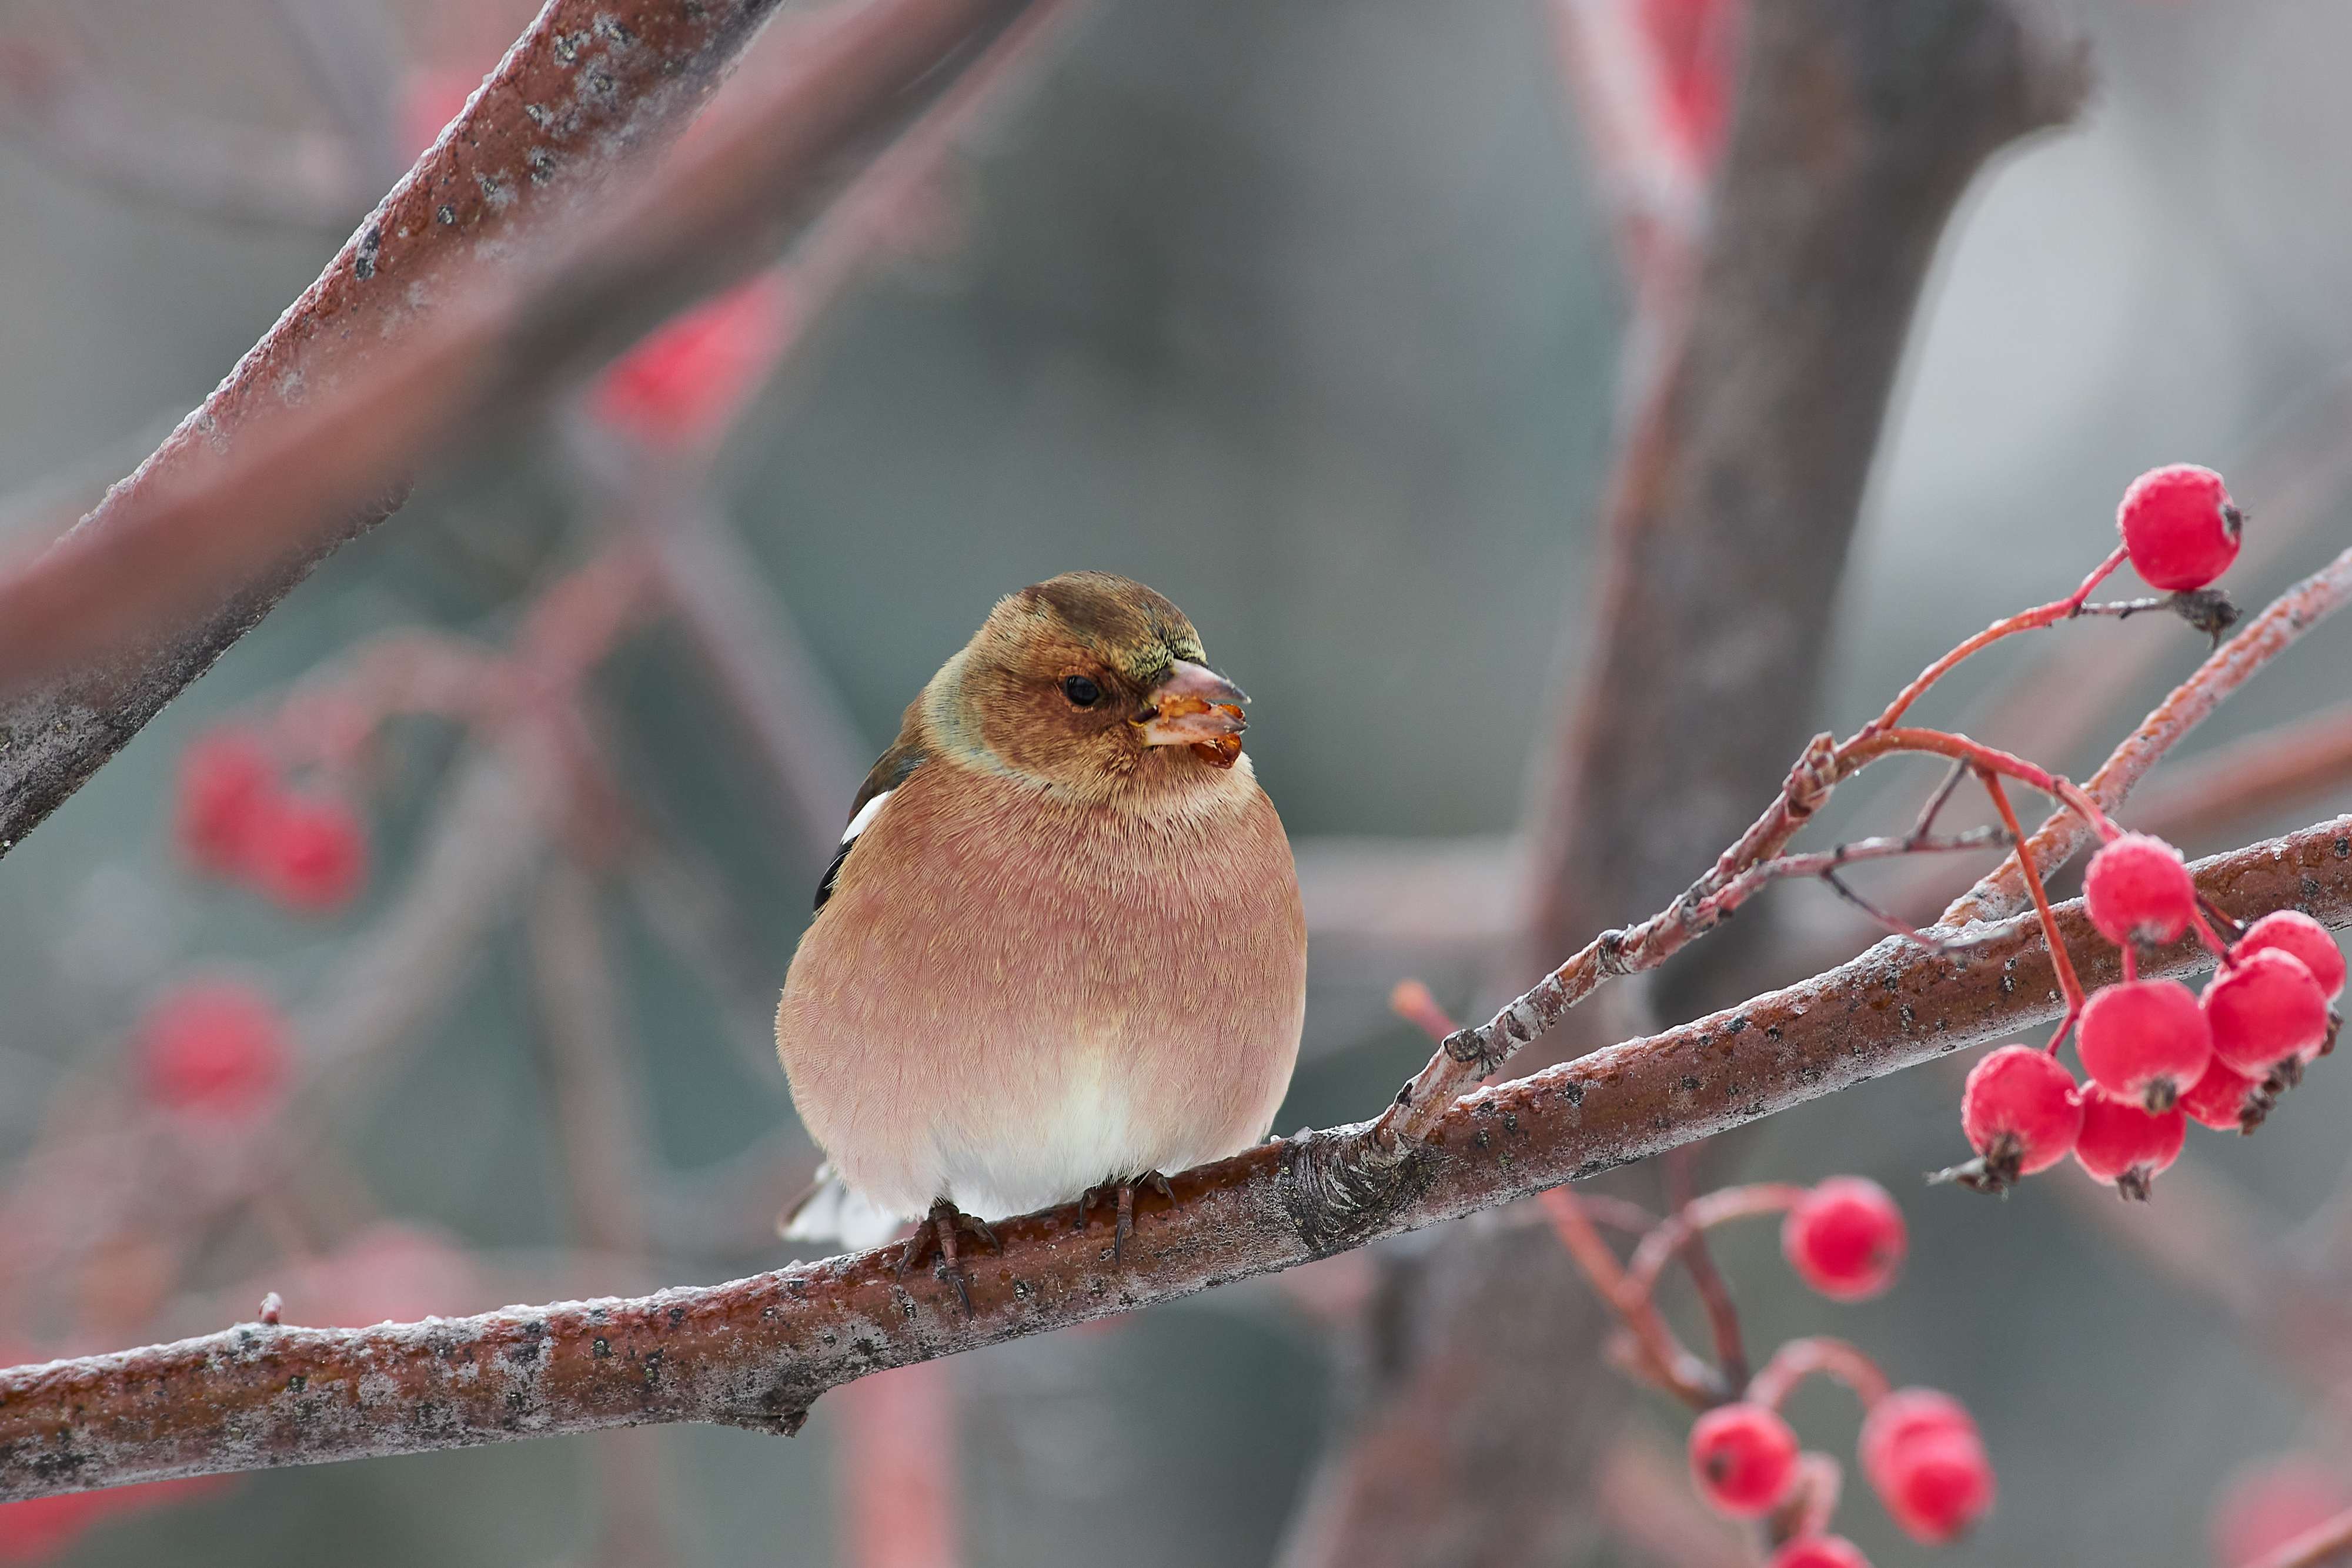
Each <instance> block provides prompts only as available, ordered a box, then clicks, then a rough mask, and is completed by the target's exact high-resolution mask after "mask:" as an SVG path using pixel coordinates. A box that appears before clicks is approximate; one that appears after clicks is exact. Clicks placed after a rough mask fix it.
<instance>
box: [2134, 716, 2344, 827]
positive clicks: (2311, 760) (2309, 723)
mask: <svg viewBox="0 0 2352 1568" xmlns="http://www.w3.org/2000/svg"><path fill="white" fill-rule="evenodd" d="M2348 784H2352V703H2338V704H2337V705H2336V706H2334V707H2330V708H2323V709H2321V710H2320V711H2319V712H2317V713H2314V714H2305V715H2304V716H2301V717H2299V718H2296V719H2294V720H2291V721H2290V722H2288V723H2285V724H2283V725H2280V726H2278V727H2275V728H2273V729H2266V730H2263V731H2260V732H2259V733H2257V734H2253V735H2249V736H2243V737H2240V738H2238V739H2236V740H2231V741H2227V742H2224V743H2223V744H2221V745H2220V746H2216V747H2212V748H2211V749H2210V750H2208V751H2204V752H2200V754H2198V755H2197V756H2195V757H2191V758H2188V759H2187V760H2185V761H2183V762H2181V763H2180V764H2179V765H2178V766H2176V767H2173V768H2167V769H2166V770H2164V771H2163V772H2161V773H2158V775H2157V776H2156V777H2155V778H2154V779H2151V780H2149V782H2148V785H2147V788H2146V789H2142V790H2141V791H2140V792H2139V796H2138V798H2137V800H2136V802H2135V803H2134V805H2133V808H2132V822H2133V825H2134V826H2135V827H2137V828H2138V829H2139V831H2142V832H2146V833H2155V834H2157V835H2158V837H2161V838H2167V839H2173V840H2183V839H2189V838H2193V837H2195V836H2197V835H2198V834H2200V833H2211V832H2214V831H2219V830H2221V829H2224V828H2227V827H2229V826H2230V825H2231V823H2233V822H2242V821H2248V820H2249V819H2252V818H2254V817H2259V816H2262V815H2263V814H2264V813H2266V812H2271V811H2276V810H2284V809H2286V808H2289V807H2293V806H2298V805H2301V804H2303V803H2304V802H2305V801H2308V800H2314V799H2315V798H2317V797H2318V796H2320V795H2323V794H2325V793H2326V792H2327V791H2329V790H2331V789H2342V788H2344V787H2345V786H2347V785H2348Z"/></svg>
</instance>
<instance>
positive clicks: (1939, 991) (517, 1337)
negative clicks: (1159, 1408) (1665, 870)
mask: <svg viewBox="0 0 2352 1568" xmlns="http://www.w3.org/2000/svg"><path fill="white" fill-rule="evenodd" d="M2196 870H2197V875H2198V882H2199V885H2200V889H2201V890H2202V891H2203V892H2204V893H2205V894H2207V895H2208V896H2209V897H2210V899H2212V900H2213V902H2214V903H2215V904H2217V905H2219V906H2220V907H2221V909H2223V910H2224V911H2226V912H2228V913H2229V914H2231V915H2233V916H2237V917H2241V918H2250V917H2252V916H2254V915H2260V914H2262V913H2263V912H2265V911H2268V910H2271V909H2275V908H2283V907H2286V906H2288V905H2294V906H2296V907H2300V908H2303V909H2305V910H2307V911H2309V912H2310V913H2312V914H2313V915H2316V916H2317V917H2318V918H2320V919H2322V920H2324V921H2326V922H2327V923H2328V924H2330V925H2339V926H2340V925H2347V924H2352V817H2345V818H2337V819H2336V820H2333V821H2327V822H2323V823H2319V824H2317V825H2316V826H2314V827H2311V828H2307V829H2305V830H2304V831H2301V832H2297V833H2293V834H2289V835H2287V836H2286V837H2284V838H2281V839H2277V840H2273V841H2268V842H2264V843H2259V844H2255V845H2252V846H2251V847H2249V848H2246V849H2243V850H2241V851H2238V852H2235V853H2232V854H2228V855H2221V856H2217V857H2215V858H2214V859H2211V860H2209V861H2204V862H2200V863H2199V864H2198V866H2197V868H2196ZM2058 921H2059V925H2060V928H2061V929H2062V931H2063V932H2064V933H2065V936H2066V940H2067V943H2068V946H2070V948H2074V949H2076V961H2077V963H2078V964H2079V965H2080V966H2081V967H2082V969H2083V971H2084V979H2085V981H2086V982H2087V983H2090V984H2094V985H2096V984H2103V983H2105V982H2107V981H2110V980H2113V979H2114V978H2115V977H2116V973H2115V969H2116V961H2115V949H2114V948H2112V947H2111V946H2108V945H2107V944H2105V942H2103V941H2098V940H2096V939H2095V938H2094V937H2093V935H2092V933H2091V930H2090V926H2089V925H2088V922H2087V921H2086V919H2085V918H2084V915H2083V912H2082V909H2081V907H2080V905H2079V904H2067V905H2063V906H2062V907H2061V908H2060V910H2059V914H2058ZM2202 961H2203V959H2202V957H2201V956H2200V952H2199V950H2198V949H2197V948H2196V947H2195V946H2194V945H2193V944H2183V945H2181V946H2176V947H2173V948H2170V949H2167V950H2165V951H2164V952H2163V953H2161V954H2160V955H2158V956H2157V959H2156V961H2155V962H2154V963H2153V964H2151V965H2148V966H2144V972H2154V971H2158V970H2172V971H2180V970H2186V969H2189V968H2192V967H2195V966H2197V965H2198V964H2199V963H2200V962H2202ZM2058 1010H2059V998H2058V993H2057V989H2056V985H2055V981H2054V977H2053V971H2052V967H2051V963H2050V957H2049V954H2048V951H2047V949H2046V948H2045V947H2044V946H2043V944H2042V938H2041V936H2040V934H2039V928H2038V926H2037V925H2036V924H2035V923H2034V922H2033V921H2032V919H2031V918H2019V919H2015V920H2011V921H2010V922H2007V923H2005V924H2003V925H1999V926H1995V927H1990V928H1989V929H1988V930H1987V931H1986V932H1985V933H1984V934H1983V936H1982V939H1981V940H1979V941H1976V942H1973V943H1971V944H1970V945H1969V946H1965V947H1961V948H1956V949H1954V950H1952V951H1949V952H1944V953H1936V952H1930V951H1927V950H1925V949H1922V948H1920V947H1917V946H1914V945H1909V944H1906V943H1905V942H1903V941H1902V940H1901V939H1899V938H1889V939H1888V940H1887V941H1885V942H1883V943H1881V944H1879V945H1878V946H1875V947H1874V948H1872V949H1871V950H1870V951H1868V952H1866V953H1864V954H1863V955H1862V956H1859V957H1857V958H1855V959H1854V960H1853V961H1852V962H1851V963H1847V964H1844V965H1842V966H1840V967H1837V968H1835V969H1832V970H1830V971H1829V972H1827V973H1825V974H1822V975H1821V976H1818V977H1815V978H1813V979H1811V980H1808V981H1806V982H1804V983H1803V984H1801V985H1798V986H1794V987H1790V988H1787V989H1785V990H1781V991H1776V992H1773V993H1771V994H1769V995H1767V996H1762V997H1759V998H1755V999H1753V1000H1752V1001H1749V1002H1748V1003H1746V1004H1743V1005H1742V1006H1740V1007H1738V1008H1735V1009H1730V1010H1727V1011H1725V1012H1720V1013H1717V1014H1714V1015H1712V1016H1710V1017H1708V1018H1705V1019H1699V1020H1698V1021H1696V1022H1695V1023H1691V1024H1687V1025H1685V1026H1683V1027H1682V1028H1679V1029H1675V1030H1668V1031H1666V1032H1664V1033H1663V1034H1659V1035H1655V1036H1653V1037H1651V1038H1648V1039H1644V1040H1632V1041H1628V1042H1626V1043H1624V1044H1622V1045H1617V1046H1613V1047H1611V1048H1609V1049H1607V1050H1605V1051H1599V1052H1596V1053H1594V1054H1592V1055H1591V1056H1587V1057H1583V1058H1580V1059H1579V1060H1577V1061H1570V1062H1566V1063H1563V1064H1561V1065H1559V1066H1556V1067H1552V1068H1548V1069H1546V1070H1545V1071H1541V1072H1538V1073H1536V1074H1534V1075H1532V1076H1530V1077H1528V1078H1524V1079H1520V1080H1517V1081H1515V1082H1510V1083H1506V1084H1502V1085H1498V1086H1496V1087H1495V1088H1492V1089H1488V1090H1486V1091H1483V1092H1479V1093H1477V1094H1475V1095H1473V1096H1471V1097H1470V1098H1468V1099H1466V1100H1465V1101H1463V1102H1462V1103H1460V1104H1458V1105H1456V1106H1455V1107H1454V1109H1453V1110H1452V1111H1450V1112H1449V1113H1447V1114H1446V1115H1445V1117H1444V1119H1443V1120H1442V1121H1441V1122H1440V1123H1439V1124H1437V1125H1436V1127H1435V1128H1434V1129H1433V1132H1432V1134H1431V1135H1430V1136H1429V1137H1428V1138H1427V1139H1426V1140H1425V1141H1424V1142H1423V1143H1420V1144H1418V1145H1414V1146H1412V1148H1411V1149H1410V1150H1409V1151H1407V1152H1406V1154H1405V1155H1404V1157H1402V1159H1399V1158H1395V1157H1393V1156H1392V1155H1390V1154H1389V1153H1388V1152H1387V1151H1383V1150H1381V1149H1379V1148H1378V1147H1377V1146H1376V1145H1374V1143H1373V1142H1372V1138H1371V1129H1370V1124H1358V1125H1355V1126H1349V1127H1339V1128H1333V1129H1329V1130H1325V1131H1318V1132H1310V1133H1304V1134H1299V1135H1298V1136H1297V1137H1294V1138H1289V1139H1284V1140H1280V1141H1277V1142H1276V1143H1273V1144H1269V1145H1265V1146H1263V1147H1260V1148H1257V1149H1253V1150H1251V1151H1249V1152H1248V1153H1246V1154H1244V1155H1236V1156H1235V1157H1234V1158H1232V1159H1229V1160H1224V1161H1221V1162H1219V1163H1218V1164H1215V1165H1212V1166H1202V1167H1200V1168H1199V1169H1197V1170H1193V1171H1189V1172H1186V1173H1184V1174H1183V1175H1181V1176H1178V1177H1177V1178H1176V1181H1175V1190H1176V1196H1177V1200H1178V1201H1177V1204H1176V1206H1175V1207H1172V1208H1171V1207H1170V1206H1169V1205H1168V1204H1167V1203H1166V1202H1165V1201H1164V1200H1163V1199H1161V1198H1160V1197H1157V1196H1156V1195H1146V1196H1145V1197H1143V1198H1142V1199H1141V1200H1140V1201H1139V1204H1138V1210H1137V1216H1136V1218H1137V1228H1136V1231H1135V1234H1134V1236H1133V1237H1132V1238H1131V1239H1129V1242H1128V1244H1127V1247H1126V1249H1125V1252H1124V1261H1122V1262H1118V1263H1114V1262H1113V1261H1112V1260H1111V1259H1110V1256H1109V1250H1110V1249H1109V1244H1108V1239H1106V1237H1105V1235H1104V1233H1103V1232H1102V1230H1101V1228H1099V1227H1097V1228H1095V1229H1093V1230H1088V1231H1085V1232H1080V1231H1077V1230H1075V1229H1074V1228H1072V1226H1071V1215H1072V1210H1071V1209H1069V1208H1067V1207H1064V1208H1061V1209H1055V1210H1048V1211H1046V1212H1045V1213H1042V1214H1038V1215H1033V1216H1029V1217H1027V1218H1019V1219H1014V1220H1010V1221H1007V1222H1005V1223H1004V1224H1002V1225H1000V1226H999V1227H998V1228H997V1231H998V1234H999V1235H1000V1236H1001V1237H1002V1238H1003V1248H1004V1249H1003V1254H1002V1255H1001V1256H991V1255H987V1254H981V1255H978V1256H972V1257H967V1258H966V1260H965V1271H966V1274H967V1276H968V1278H969V1281H970V1287H971V1297H972V1301H973V1306H974V1310H973V1311H972V1312H971V1313H969V1314H967V1313H966V1312H964V1311H963V1309H962V1308H961V1305H960V1304H959V1302H958V1300H957V1292H956V1289H955V1286H954V1285H953V1284H952V1283H950V1282H949V1281H945V1280H941V1279H938V1278H934V1277H932V1276H930V1275H928V1274H917V1275H914V1276H911V1277H909V1278H908V1279H906V1280H901V1279H899V1278H898V1276H897V1275H896V1274H895V1273H894V1272H893V1270H892V1259H893V1255H894V1254H893V1252H891V1251H881V1252H869V1253H865V1254H861V1255H858V1256H856V1257H849V1258H837V1259H828V1260H824V1261H821V1262H814V1263H806V1264H799V1265H795V1266H793V1267H792V1268H789V1269H783V1270H778V1271H776V1272H773V1273H769V1274H761V1275H758V1276H755V1277H753V1278H751V1279H748V1280H741V1281H735V1282H733V1283H730V1284H726V1285H719V1286H712V1287H705V1288H694V1289H685V1290H674V1291H662V1292H660V1293H658V1294H656V1295H652V1296H646V1297H641V1298H637V1299H635V1300H627V1301H589V1302H572V1303H563V1304H559V1305H553V1306H548V1307H537V1308H509V1309H506V1310H504V1311H500V1312H490V1313H485V1314H483V1315H481V1316H478V1317H468V1318H455V1319H447V1320H428V1321H426V1322H422V1323H411V1324H386V1325H383V1326H379V1327H377V1328H373V1329H362V1330H346V1329H309V1328H294V1327H278V1326H266V1325H262V1324H258V1323H253V1324H247V1325H244V1326H241V1327H237V1328H234V1329H230V1330H227V1331H226V1332H224V1333H216V1334H212V1335H209V1336H207V1337H205V1338H202V1339H194V1340H185V1341H182V1342H180V1343H177V1344H171V1345H160V1346H155V1347H152V1348H149V1349H144V1350H136V1351H127V1352H123V1353H121V1354H114V1355H102V1356H93V1357H89V1358H85V1359H82V1360H77V1361H64V1362H54V1363H51V1364H47V1365H45V1366H37V1367H18V1368H15V1369H12V1370H9V1371H6V1372H0V1498H20V1497H33V1496H39V1495H43V1494H45V1493H49V1492H57V1491H68V1490H79V1489H85V1488H90V1487H100V1486H112V1485H118V1484H121V1483H124V1482H129V1481H135V1480H144V1479H156V1478H161V1477H167V1476H181V1475H200V1474H209V1473H216V1472H220V1471H226V1470H238V1469H258V1468H263V1467H268V1466H276V1465H289V1464H306V1463H315V1462H320V1461H325V1460H331V1459H344V1458H362V1457H364V1456H368V1455H378V1454H393V1453H411V1452H418V1451H422V1450H425V1449H434V1448H460V1447H466V1446H469V1445H473V1444H478V1443H487V1442H495V1441H499V1440H502V1439H507V1438H515V1437H541V1436H551V1435H554V1434H557V1433H562V1432H574V1431H585V1430H591V1429H595V1428H600V1427H615V1426H629V1425H637V1424H643V1423H646V1422H656V1421H714V1422H722V1423H726V1424H729V1425H734V1426H741V1427H754V1428H758V1429H761V1430H765V1431H774V1432H790V1431H793V1430H795V1429H796V1428H797V1427H799V1425H800V1423H801V1421H802V1420H803V1417H804V1416H806V1415H807V1412H808V1409H809V1407H810V1406H811V1405H812V1404H813V1403H814V1401H815V1399H816V1398H817V1396H819V1395H821V1394H823V1393H824V1391H825V1390H826V1389H828V1388H833V1387H836V1386H838V1385H842V1384H844V1383H847V1382H850V1381H852V1380H854V1379H856V1378H857V1377H861V1376H863V1375H866V1374H867V1373H871V1372H877V1371H881V1370H883V1369H885V1368H887V1367H892V1366H900V1365H905V1364H909V1363H912V1362H918V1361H925V1360H929V1359H931V1358H934V1357H937V1356H941V1355H947V1354H954V1353H955V1352H958V1351H963V1350H971V1349H974V1348H977V1347H979V1346H981V1345H983V1344H991V1343H999V1342H1002V1341H1004V1340H1008V1339H1014V1338H1018V1337H1020V1336H1022V1335H1024V1334H1029V1333H1039V1332H1042V1331H1045V1330H1048V1329H1055V1328H1060V1327H1064V1326H1066V1325H1068V1324H1071V1323H1076V1322H1086V1321H1088V1320H1091V1319H1095V1318H1100V1317H1106V1316H1108V1315H1110V1314H1112V1313H1114V1312H1123V1311H1125V1310H1127V1309H1129V1308H1131V1307H1139V1306H1143V1305H1147V1304H1149V1303H1150V1302H1153V1301H1166V1300H1169V1299H1171V1298H1174V1297H1179V1296H1184V1295H1189V1294H1192V1292H1194V1291H1202V1290H1205V1289H1208V1288H1210V1287H1212V1286H1214V1285H1220V1284H1224V1283H1227V1282H1230V1281H1234V1280H1240V1279H1245V1278H1248V1277H1251V1276H1253V1275H1257V1274H1265V1273H1272V1272H1275V1271H1276V1270H1284V1269H1288V1268H1293V1267H1296V1266H1297V1265H1298V1264H1300V1263H1304V1262H1307V1261H1308V1260H1312V1259H1316V1258H1320V1257H1324V1256H1327V1255H1328V1254H1331V1253H1334V1252H1339V1251H1345V1250H1347V1249H1351V1248H1356V1247H1360V1246H1362V1245H1364V1244H1365V1243H1366V1242H1369V1241H1371V1240H1373V1239H1377V1238H1380V1237H1383V1236H1389V1235H1394V1234H1396V1233H1398V1232H1400V1231H1405V1230H1412V1229H1415V1228H1420V1227H1423V1226H1427V1225H1433V1224H1437V1223H1440V1222H1442V1221H1444V1220H1448V1219H1454V1218H1459V1217H1461V1216H1463V1215H1465V1214H1468V1213H1471V1212H1474V1211H1475V1210H1477V1209H1481V1208H1487V1207H1494V1206H1496V1205H1498V1204H1503V1203H1507V1202H1509V1201H1511V1200H1513V1199H1515V1198H1518V1197H1526V1196H1528V1195H1529V1194H1531V1193H1534V1192H1538V1191H1541V1190H1543V1189H1545V1188H1548V1187H1550V1186H1557V1185H1559V1183H1561V1182H1564V1181H1569V1180H1573V1179H1576V1178H1578V1177H1581V1176H1592V1175H1595V1174H1597V1173H1599V1172H1601V1171H1603V1170H1607V1169H1610V1168H1612V1167H1613V1166H1620V1165H1622V1164H1625V1163H1626V1162H1628V1161H1631V1160H1635V1159H1640V1158H1642V1157H1643V1156H1645V1155H1652V1154H1656V1153H1659V1152H1660V1151H1662V1150H1664V1149H1669V1148H1674V1147H1676V1146H1678V1145H1683V1144H1686V1143H1689V1142H1692V1141H1694V1140H1696V1139H1698V1138H1703V1137H1706V1136H1708V1135H1710V1134H1715V1133H1719V1132H1721V1131H1723V1130H1725V1129H1726V1128H1727V1127H1732V1126H1736V1125H1738V1124H1742V1123H1745V1122H1749V1121H1753V1120H1755V1119H1757V1118H1759V1117H1762V1116H1767V1115H1769V1114H1771V1113H1774V1112H1776V1111H1780V1110H1785V1109H1787V1108H1788V1107H1790V1106H1792V1105H1796V1104H1800V1103H1803V1102H1805V1101H1807V1100H1811V1099H1813V1098H1815V1097H1817V1096H1819V1095H1822V1094H1825V1093H1829V1092H1833V1091H1836V1090H1839V1089H1843V1088H1848V1087H1851V1086H1853V1085H1854V1084H1856V1083H1861V1082H1866V1081H1868V1080H1870V1079H1874V1078H1877V1077H1881V1076H1883V1075H1885V1074H1886V1073H1889V1072H1893V1071H1899V1070H1900V1069H1902V1068H1905V1067H1909V1066H1913V1065H1916V1063H1918V1062H1921V1061H1927V1060H1930V1059H1932V1058H1935V1057H1937V1056H1941V1055H1944V1054H1946V1053H1948V1052H1950V1051H1957V1050H1959V1049H1961V1048H1962V1047H1965V1046H1969V1045H1974V1044H1979V1043H1982V1042H1985V1041H1989V1040H1998V1039H2000V1038H2002V1037H2004V1036H2006V1035H2009V1034H2011V1033H2014V1032H2016V1031H2018V1030H2022V1029H2024V1028H2027V1027H2029V1026H2031V1025H2032V1024H2035V1023H2038V1022H2041V1021H2043V1020H2046V1019H2050V1018H2053V1017H2054V1016H2055V1015H2056V1014H2057V1012H2058Z"/></svg>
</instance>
